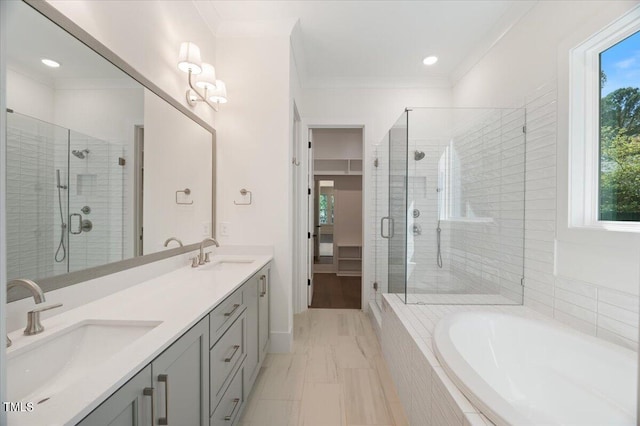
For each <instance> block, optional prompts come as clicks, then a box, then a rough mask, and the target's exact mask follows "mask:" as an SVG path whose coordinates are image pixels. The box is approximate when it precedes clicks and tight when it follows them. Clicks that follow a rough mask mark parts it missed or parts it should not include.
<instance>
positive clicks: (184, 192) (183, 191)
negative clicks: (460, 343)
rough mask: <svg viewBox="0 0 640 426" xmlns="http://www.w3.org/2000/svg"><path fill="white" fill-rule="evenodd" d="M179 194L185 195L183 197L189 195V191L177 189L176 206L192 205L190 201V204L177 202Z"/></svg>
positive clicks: (187, 189)
mask: <svg viewBox="0 0 640 426" xmlns="http://www.w3.org/2000/svg"><path fill="white" fill-rule="evenodd" d="M180 192H182V193H183V194H185V195H189V194H191V190H190V189H189V188H185V189H178V190H177V191H176V204H181V205H191V204H193V200H191V202H190V203H184V202H181V201H178V193H180Z"/></svg>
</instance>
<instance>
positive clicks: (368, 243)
mask: <svg viewBox="0 0 640 426" xmlns="http://www.w3.org/2000/svg"><path fill="white" fill-rule="evenodd" d="M374 128H375V125H374V121H373V120H371V118H360V117H356V118H351V119H342V118H341V119H335V118H333V119H331V118H303V120H302V134H303V135H308V134H309V130H312V129H362V164H363V166H362V283H361V285H362V287H361V309H362V310H363V311H365V312H366V311H367V310H368V308H369V299H370V297H371V291H370V289H371V283H373V272H372V270H371V264H372V261H373V259H371V256H370V255H369V249H370V247H372V244H373V241H372V235H369V234H371V233H370V232H369V233H367V232H366V231H367V230H369V229H371V228H372V227H373V221H374V218H373V217H372V216H371V215H370V214H368V212H369V208H368V207H369V206H368V203H367V202H366V200H367V199H368V198H369V193H370V192H371V191H372V188H371V182H370V180H371V177H372V170H371V165H372V161H373V157H372V155H373V144H374V143H375V142H374V141H373V140H369V139H371V137H372V134H373V131H372V129H374ZM301 142H302V146H304V147H305V148H306V144H307V143H308V141H307V140H303V141H301ZM308 151H309V150H308V149H304V150H302V151H301V152H302V153H303V154H302V158H301V159H300V162H301V167H302V164H304V165H305V167H303V168H302V170H301V173H302V179H301V180H304V179H306V181H308V179H309V178H310V176H311V177H313V169H312V168H310V167H308V166H306V164H307V163H309V158H308ZM306 189H307V188H304V191H306ZM305 195H306V194H305ZM298 201H299V202H298V208H299V209H301V211H302V212H304V213H303V214H308V210H307V206H306V197H304V199H303V200H302V202H300V201H301V200H298ZM306 239H307V230H306V227H305V229H304V230H300V231H299V232H298V240H299V241H304V242H306ZM306 254H307V253H306V251H305V253H303V256H299V259H298V265H299V266H298V271H300V273H301V274H304V277H305V278H304V287H305V288H304V289H301V288H300V287H303V286H301V284H302V283H303V281H302V280H300V279H298V280H294V283H296V282H297V283H298V286H299V287H298V289H297V290H296V289H294V294H296V295H297V297H296V298H295V299H294V307H293V308H294V313H301V312H304V311H306V310H307V309H308V306H307V293H306V286H307V283H306V276H307V273H308V268H309V265H308V264H306ZM302 290H304V291H302Z"/></svg>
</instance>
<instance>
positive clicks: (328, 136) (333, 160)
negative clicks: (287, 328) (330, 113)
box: [309, 128, 363, 309]
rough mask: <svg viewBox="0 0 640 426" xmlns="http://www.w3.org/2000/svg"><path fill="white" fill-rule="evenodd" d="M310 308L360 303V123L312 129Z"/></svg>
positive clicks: (356, 304)
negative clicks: (357, 124) (311, 287)
mask: <svg viewBox="0 0 640 426" xmlns="http://www.w3.org/2000/svg"><path fill="white" fill-rule="evenodd" d="M311 133H312V134H311V139H312V141H313V143H312V145H313V150H312V152H313V162H312V164H313V170H312V176H313V179H312V185H310V186H311V188H310V193H311V194H310V196H311V197H312V198H313V202H312V203H310V208H313V212H310V213H312V214H310V218H311V217H312V218H313V226H312V232H311V236H312V238H313V242H312V244H310V245H309V246H310V248H311V250H312V251H313V265H312V268H313V297H312V299H311V303H310V304H309V306H310V307H311V308H341V309H344V308H351V309H360V308H361V306H362V235H363V232H362V227H363V217H362V215H363V207H362V206H363V202H362V141H363V131H362V128H338V129H335V128H321V129H311Z"/></svg>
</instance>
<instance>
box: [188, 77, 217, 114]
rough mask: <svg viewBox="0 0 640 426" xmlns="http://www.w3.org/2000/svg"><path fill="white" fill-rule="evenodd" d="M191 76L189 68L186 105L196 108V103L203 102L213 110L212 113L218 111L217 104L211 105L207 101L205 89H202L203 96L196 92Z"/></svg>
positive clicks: (211, 103)
mask: <svg viewBox="0 0 640 426" xmlns="http://www.w3.org/2000/svg"><path fill="white" fill-rule="evenodd" d="M192 74H193V72H192V71H191V68H189V89H187V93H186V97H187V103H188V104H189V105H191V106H196V104H197V103H198V102H204V103H206V104H207V105H209V106H210V107H211V108H213V110H214V111H218V104H217V102H216V103H213V102H210V101H209V100H208V99H207V88H206V87H205V88H204V96H203V95H202V94H201V93H200V92H199V91H198V89H196V88H195V86H194V85H193V82H192V81H191V75H192Z"/></svg>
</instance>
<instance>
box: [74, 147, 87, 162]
mask: <svg viewBox="0 0 640 426" xmlns="http://www.w3.org/2000/svg"><path fill="white" fill-rule="evenodd" d="M71 153H72V154H73V155H75V156H76V157H78V158H79V159H81V160H84V159H85V158H86V156H87V155H89V150H88V149H83V150H82V151H78V150H75V149H74V150H73V151H71ZM85 154H86V155H85Z"/></svg>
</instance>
